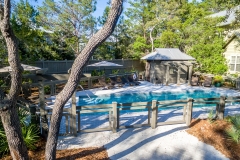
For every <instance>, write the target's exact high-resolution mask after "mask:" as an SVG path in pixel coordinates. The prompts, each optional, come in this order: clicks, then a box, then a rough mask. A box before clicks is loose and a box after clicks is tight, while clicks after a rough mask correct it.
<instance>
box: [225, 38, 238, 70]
mask: <svg viewBox="0 0 240 160" xmlns="http://www.w3.org/2000/svg"><path fill="white" fill-rule="evenodd" d="M237 45H239V42H238V41H237V39H236V38H234V39H233V40H232V41H231V42H230V43H229V44H228V45H227V46H226V48H225V51H224V53H223V55H224V56H225V58H226V60H227V64H228V72H229V73H230V74H234V73H237V72H240V62H238V61H239V59H240V48H239V47H237ZM237 56H239V58H237ZM233 57H235V58H233ZM238 63H239V65H238Z"/></svg>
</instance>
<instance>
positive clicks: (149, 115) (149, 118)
mask: <svg viewBox="0 0 240 160" xmlns="http://www.w3.org/2000/svg"><path fill="white" fill-rule="evenodd" d="M150 123H151V108H150V107H148V124H149V125H150Z"/></svg>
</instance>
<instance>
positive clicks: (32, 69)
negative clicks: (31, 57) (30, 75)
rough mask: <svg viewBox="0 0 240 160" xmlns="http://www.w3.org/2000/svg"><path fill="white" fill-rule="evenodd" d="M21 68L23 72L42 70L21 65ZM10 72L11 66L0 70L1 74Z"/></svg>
mask: <svg viewBox="0 0 240 160" xmlns="http://www.w3.org/2000/svg"><path fill="white" fill-rule="evenodd" d="M21 66H22V67H23V69H24V71H37V70H41V69H42V68H39V67H35V66H30V65H26V64H21ZM11 71H12V68H11V66H7V67H3V68H0V72H1V73H6V72H11Z"/></svg>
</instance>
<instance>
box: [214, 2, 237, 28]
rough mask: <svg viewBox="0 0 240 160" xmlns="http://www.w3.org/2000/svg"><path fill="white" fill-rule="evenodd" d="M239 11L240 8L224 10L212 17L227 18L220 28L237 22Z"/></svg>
mask: <svg viewBox="0 0 240 160" xmlns="http://www.w3.org/2000/svg"><path fill="white" fill-rule="evenodd" d="M239 9H240V6H237V7H235V8H233V9H230V10H224V11H220V12H218V13H214V14H211V15H210V17H226V18H225V20H224V21H223V22H221V23H220V24H219V26H226V25H230V24H231V23H233V22H234V21H235V20H236V11H237V10H239Z"/></svg>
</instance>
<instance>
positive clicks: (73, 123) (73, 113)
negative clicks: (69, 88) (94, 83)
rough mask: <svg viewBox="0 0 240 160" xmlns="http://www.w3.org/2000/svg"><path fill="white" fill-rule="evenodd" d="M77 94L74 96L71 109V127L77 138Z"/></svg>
mask: <svg viewBox="0 0 240 160" xmlns="http://www.w3.org/2000/svg"><path fill="white" fill-rule="evenodd" d="M76 112H77V110H76V92H74V93H73V95H72V107H71V116H70V117H71V118H70V122H71V124H70V126H71V133H72V134H73V135H74V136H77V124H76Z"/></svg>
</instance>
